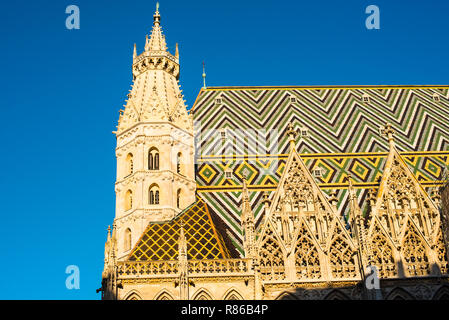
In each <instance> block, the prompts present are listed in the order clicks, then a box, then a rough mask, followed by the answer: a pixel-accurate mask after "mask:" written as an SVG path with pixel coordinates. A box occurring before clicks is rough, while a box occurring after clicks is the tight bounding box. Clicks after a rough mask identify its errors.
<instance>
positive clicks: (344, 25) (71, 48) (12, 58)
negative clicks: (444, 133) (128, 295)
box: [0, 0, 449, 299]
mask: <svg viewBox="0 0 449 320" xmlns="http://www.w3.org/2000/svg"><path fill="white" fill-rule="evenodd" d="M70 4H76V5H78V6H79V8H80V10H81V29H80V30H67V29H66V28H65V19H66V16H67V15H66V14H65V8H66V6H68V5H70ZM370 4H375V5H378V6H379V8H380V11H381V29H380V30H367V29H366V28H365V18H366V16H367V15H366V14H365V8H366V7H367V6H368V5H370ZM154 7H155V1H149V0H145V1H138V0H133V1H106V0H101V1H100V0H89V1H87V0H71V1H61V0H58V1H56V0H55V1H49V0H46V1H1V4H0V27H1V28H0V35H1V50H0V70H1V73H0V75H1V76H0V81H1V82H0V88H1V120H2V121H1V126H0V132H1V137H2V144H1V150H2V151H1V156H0V168H1V175H0V178H1V183H0V199H1V220H2V221H1V232H0V253H1V255H0V272H1V274H2V276H3V277H2V281H1V284H0V298H1V299H98V298H99V297H100V295H99V294H96V293H95V289H97V288H99V287H100V281H101V271H102V268H103V254H104V241H105V238H106V228H107V225H108V224H112V221H113V218H114V214H115V213H114V208H115V197H114V181H115V151H114V149H115V137H114V135H113V134H112V133H111V132H112V131H113V130H114V129H115V126H116V125H117V120H118V110H119V109H120V108H121V107H122V105H123V103H124V100H125V97H126V94H127V93H128V90H129V88H130V85H131V80H132V76H131V63H132V48H133V44H134V43H137V48H138V50H139V52H140V51H141V50H142V49H143V46H144V40H145V34H146V33H149V31H150V30H151V25H152V15H153V12H154ZM160 12H161V15H162V26H163V30H164V33H165V35H166V37H167V42H168V46H169V48H171V49H172V52H174V46H175V43H176V42H179V48H180V56H181V85H182V87H183V89H184V94H185V96H186V99H187V103H188V105H189V106H191V105H192V104H193V102H194V100H195V98H196V96H197V94H198V92H199V89H200V87H201V85H202V79H201V73H202V70H201V67H202V66H201V63H202V61H203V60H205V62H206V68H207V70H206V71H207V83H208V85H210V86H225V85H333V84H449V81H448V74H449V66H448V61H449V60H448V57H449V41H448V40H449V39H448V35H449V26H448V19H447V15H448V12H449V2H448V1H446V0H427V1H417V0H409V1H403V0H388V1H386V0H373V1H355V0H345V1H335V0H328V1H320V0H314V1H300V0H294V1H261V0H257V1H242V0H240V1H235V0H228V1H210V0H207V1H164V0H161V1H160ZM72 264H74V265H78V266H79V267H80V271H81V279H80V280H81V289H80V290H71V291H70V290H67V289H66V287H65V279H66V274H65V268H66V266H68V265H72Z"/></svg>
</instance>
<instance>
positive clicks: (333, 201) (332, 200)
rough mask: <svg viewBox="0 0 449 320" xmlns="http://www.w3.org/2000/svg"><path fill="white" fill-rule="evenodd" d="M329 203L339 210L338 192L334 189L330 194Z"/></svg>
mask: <svg viewBox="0 0 449 320" xmlns="http://www.w3.org/2000/svg"><path fill="white" fill-rule="evenodd" d="M329 203H330V204H331V206H332V207H333V208H334V209H336V208H337V204H338V197H337V190H335V189H333V190H332V191H331V193H330V194H329Z"/></svg>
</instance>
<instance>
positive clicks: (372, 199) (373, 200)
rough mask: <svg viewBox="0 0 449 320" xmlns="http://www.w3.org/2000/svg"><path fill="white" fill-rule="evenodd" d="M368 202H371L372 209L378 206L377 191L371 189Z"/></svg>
mask: <svg viewBox="0 0 449 320" xmlns="http://www.w3.org/2000/svg"><path fill="white" fill-rule="evenodd" d="M367 200H368V201H369V204H370V206H371V207H374V206H375V205H376V190H374V188H372V189H369V191H368V196H367Z"/></svg>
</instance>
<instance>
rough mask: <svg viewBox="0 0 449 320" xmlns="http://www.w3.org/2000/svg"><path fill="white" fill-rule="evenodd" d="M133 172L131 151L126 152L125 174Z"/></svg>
mask: <svg viewBox="0 0 449 320" xmlns="http://www.w3.org/2000/svg"><path fill="white" fill-rule="evenodd" d="M133 172H134V162H133V155H132V153H128V155H127V156H126V176H129V175H131V174H133Z"/></svg>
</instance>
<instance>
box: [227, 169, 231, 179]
mask: <svg viewBox="0 0 449 320" xmlns="http://www.w3.org/2000/svg"><path fill="white" fill-rule="evenodd" d="M225 178H226V179H232V170H231V169H226V170H225Z"/></svg>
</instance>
